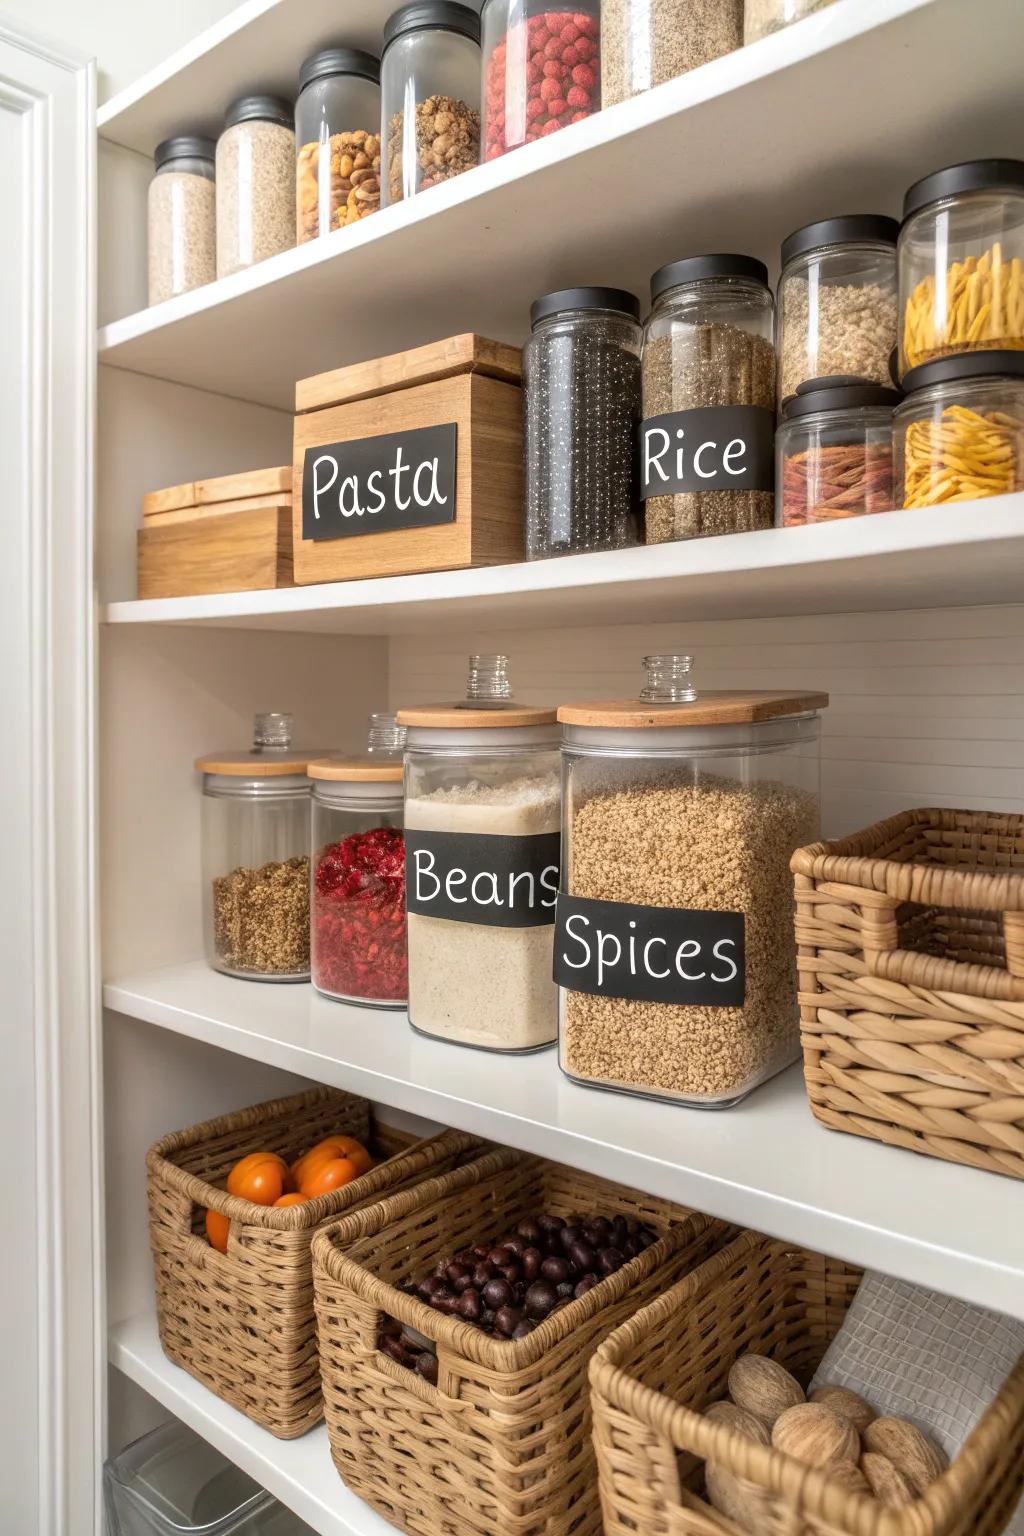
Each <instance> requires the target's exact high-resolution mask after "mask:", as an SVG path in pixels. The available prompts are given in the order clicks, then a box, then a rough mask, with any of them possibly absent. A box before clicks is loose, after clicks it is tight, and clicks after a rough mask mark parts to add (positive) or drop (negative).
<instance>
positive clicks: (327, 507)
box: [302, 421, 458, 539]
mask: <svg viewBox="0 0 1024 1536" xmlns="http://www.w3.org/2000/svg"><path fill="white" fill-rule="evenodd" d="M457 431H458V428H457V425H456V423H455V422H454V421H450V422H446V423H445V424H444V425H443V426H439V427H417V428H414V429H412V430H411V431H409V432H386V433H384V434H383V436H381V437H359V438H356V439H355V440H354V441H353V442H350V443H321V444H318V445H317V446H316V447H315V448H307V449H306V456H305V459H304V460H303V463H302V537H303V538H304V539H346V538H354V537H358V536H359V535H360V534H364V533H391V532H394V531H395V530H397V529H400V528H428V527H431V526H433V525H434V524H436V523H453V522H454V521H455V446H456V437H457Z"/></svg>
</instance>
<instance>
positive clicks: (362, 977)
mask: <svg viewBox="0 0 1024 1536" xmlns="http://www.w3.org/2000/svg"><path fill="white" fill-rule="evenodd" d="M404 745H405V731H404V729H403V728H402V727H401V726H400V725H398V724H396V722H395V717H394V715H372V716H371V717H370V736H369V743H368V750H367V754H366V756H365V757H362V758H350V759H347V760H346V759H343V758H332V757H323V758H317V759H315V760H314V761H313V762H311V763H310V765H309V777H310V778H311V779H312V780H313V812H312V826H313V840H312V851H313V860H312V882H311V885H310V892H309V903H310V913H309V941H310V969H311V972H312V979H313V985H314V987H315V988H316V990H317V991H318V992H322V993H323V994H324V995H325V997H335V998H339V999H340V1000H341V1001H342V1002H346V1003H363V1004H365V1005H366V1006H367V1007H369V1008H404V1007H405V1005H406V1000H407V998H408V991H409V988H408V979H407V977H408V966H407V962H406V954H405V840H404V837H403V834H402V820H403V817H402V798H403V790H402V748H403V746H404Z"/></svg>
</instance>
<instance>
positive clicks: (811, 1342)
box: [590, 1232, 1024, 1536]
mask: <svg viewBox="0 0 1024 1536" xmlns="http://www.w3.org/2000/svg"><path fill="white" fill-rule="evenodd" d="M859 1282H860V1271H858V1270H856V1269H853V1268H851V1267H849V1266H848V1265H845V1264H841V1263H839V1262H837V1261H835V1260H833V1259H826V1258H822V1257H821V1255H820V1254H815V1253H810V1252H807V1251H805V1250H802V1249H793V1248H788V1247H786V1246H785V1245H784V1244H782V1243H777V1242H774V1241H772V1240H771V1239H770V1238H766V1237H761V1236H760V1235H759V1234H757V1233H756V1232H744V1233H742V1234H741V1235H740V1236H739V1237H738V1238H736V1239H735V1241H734V1242H732V1243H730V1244H729V1245H728V1246H727V1247H725V1248H723V1249H722V1250H721V1251H720V1252H718V1253H716V1254H714V1255H713V1256H712V1257H711V1258H709V1259H708V1260H707V1261H706V1263H704V1264H702V1265H701V1266H700V1268H699V1269H696V1270H694V1271H693V1273H692V1274H690V1275H688V1276H686V1277H685V1278H684V1279H682V1280H680V1281H679V1283H678V1284H677V1285H674V1286H673V1287H672V1289H671V1290H669V1291H666V1292H665V1294H664V1295H662V1296H660V1297H659V1298H658V1299H657V1301H654V1302H652V1303H651V1304H650V1306H647V1307H645V1308H644V1309H643V1311H641V1312H638V1313H637V1314H636V1315H635V1316H634V1317H631V1318H630V1319H629V1320H628V1321H627V1322H625V1323H624V1324H623V1325H622V1326H621V1327H620V1328H618V1329H617V1330H616V1331H615V1333H613V1334H612V1335H611V1337H610V1338H608V1339H606V1340H605V1342H604V1343H603V1344H602V1345H601V1347H600V1348H599V1349H598V1350H597V1352H596V1353H595V1355H594V1358H593V1361H592V1363H591V1367H590V1381H591V1388H592V1396H593V1411H594V1444H595V1449H596V1452H597V1465H598V1474H599V1479H600V1489H601V1505H602V1509H603V1511H604V1529H605V1536H627V1533H629V1536H726V1533H728V1536H996V1533H997V1532H1000V1531H1003V1530H1005V1529H1006V1525H1007V1522H1008V1520H1009V1518H1010V1514H1011V1512H1012V1510H1013V1508H1014V1505H1015V1504H1016V1502H1017V1499H1018V1497H1019V1495H1020V1491H1021V1486H1022V1484H1024V1357H1022V1358H1021V1360H1020V1361H1019V1362H1018V1364H1017V1366H1016V1368H1015V1369H1014V1371H1013V1372H1012V1374H1011V1375H1010V1376H1009V1377H1008V1378H1007V1380H1006V1382H1005V1383H1004V1385H1003V1387H1002V1390H1001V1391H1000V1393H999V1395H998V1396H997V1398H996V1400H995V1401H994V1402H993V1403H992V1404H991V1406H990V1407H989V1408H988V1409H987V1411H986V1412H985V1413H984V1415H983V1416H982V1418H981V1420H980V1421H979V1423H978V1424H977V1425H976V1427H975V1429H974V1431H973V1433H972V1434H971V1436H970V1438H969V1439H968V1441H967V1443H966V1445H965V1446H964V1447H963V1449H962V1450H961V1452H960V1454H959V1455H958V1456H957V1457H956V1458H955V1460H954V1461H953V1462H952V1464H951V1466H950V1467H949V1469H948V1470H947V1471H946V1472H944V1473H943V1475H942V1476H941V1477H940V1478H939V1479H938V1481H937V1482H935V1483H933V1484H932V1486H931V1487H930V1488H929V1489H928V1491H927V1493H926V1494H925V1495H924V1497H923V1498H919V1499H916V1500H915V1501H914V1503H912V1504H907V1505H904V1506H902V1507H901V1508H898V1509H896V1508H890V1507H887V1506H886V1505H884V1504H882V1503H880V1502H878V1501H876V1500H875V1499H873V1498H872V1497H870V1496H869V1495H866V1494H859V1493H850V1492H849V1491H848V1490H847V1489H846V1488H844V1487H843V1486H842V1485H841V1484H840V1483H836V1482H833V1481H831V1480H830V1478H829V1476H828V1473H827V1470H817V1469H815V1468H812V1467H807V1466H804V1465H803V1464H802V1463H800V1462H798V1461H795V1460H794V1459H793V1458H792V1457H790V1456H787V1455H785V1454H784V1453H783V1452H781V1451H776V1450H769V1449H766V1448H765V1447H764V1446H761V1445H756V1444H755V1443H754V1442H753V1441H751V1440H747V1439H745V1438H744V1437H743V1436H742V1435H739V1434H737V1433H736V1431H735V1430H733V1429H731V1428H729V1427H727V1426H726V1425H724V1424H722V1423H721V1422H715V1421H708V1420H707V1419H705V1417H704V1410H705V1409H707V1408H708V1407H709V1406H710V1404H711V1403H713V1402H715V1401H718V1400H720V1399H722V1398H725V1397H726V1396H727V1395H728V1386H727V1382H728V1375H729V1369H730V1367H731V1366H732V1364H733V1361H734V1360H735V1359H736V1358H737V1356H739V1355H742V1354H745V1353H747V1352H748V1351H751V1352H754V1353H756V1354H764V1355H771V1356H772V1358H773V1359H775V1360H778V1361H779V1362H780V1363H781V1364H782V1365H784V1366H785V1367H786V1368H787V1370H789V1371H791V1372H792V1373H793V1375H794V1376H796V1378H797V1379H798V1380H799V1381H800V1383H801V1384H802V1385H803V1386H804V1387H805V1388H806V1386H807V1385H808V1384H809V1382H810V1380H811V1378H812V1376H813V1375H814V1371H815V1369H816V1367H817V1366H818V1364H819V1363H820V1361H821V1358H822V1356H823V1355H824V1354H825V1351H826V1349H827V1348H828V1345H829V1343H830V1342H831V1340H832V1338H833V1336H834V1335H835V1333H836V1332H837V1331H838V1329H839V1327H840V1325H841V1323H842V1321H843V1318H844V1316H845V1314H846V1309H847V1307H848V1306H849V1304H850V1302H851V1301H852V1300H853V1296H854V1293H855V1292H856V1289H857V1286H858V1284H859ZM706 1460H707V1461H712V1462H714V1463H715V1464H716V1465H717V1466H719V1467H721V1468H724V1469H726V1470H727V1471H729V1472H731V1473H733V1474H734V1475H735V1476H736V1477H739V1478H742V1479H744V1480H745V1483H746V1484H747V1485H749V1487H747V1488H745V1489H744V1495H745V1497H747V1498H748V1499H749V1507H750V1509H751V1511H752V1514H751V1521H750V1527H749V1529H748V1530H743V1531H741V1528H740V1527H739V1526H738V1525H737V1524H735V1523H734V1522H733V1521H732V1520H730V1519H727V1518H726V1516H725V1515H722V1514H719V1513H718V1511H717V1510H715V1509H713V1508H712V1507H711V1506H710V1504H708V1503H706V1502H705V1500H704V1498H703V1496H702V1493H703V1483H704V1462H705V1461H706Z"/></svg>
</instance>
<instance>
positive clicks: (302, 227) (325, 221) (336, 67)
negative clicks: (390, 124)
mask: <svg viewBox="0 0 1024 1536" xmlns="http://www.w3.org/2000/svg"><path fill="white" fill-rule="evenodd" d="M295 143H296V162H295V164H296V172H295V174H296V189H295V198H296V202H295V216H296V242H297V244H299V245H303V244H304V243H305V242H306V241H307V240H315V239H316V237H317V236H318V235H328V234H330V232H331V230H332V229H342V228H344V226H345V225H347V224H354V223H356V222H357V220H359V219H364V218H366V216H367V214H370V213H376V211H377V209H378V208H379V207H380V62H379V60H377V59H375V58H374V57H373V55H372V54H370V53H364V52H363V51H362V49H360V48H321V49H320V51H319V52H318V53H314V54H311V55H310V57H309V58H308V59H307V60H306V61H305V63H304V64H303V66H302V68H301V69H300V71H299V98H298V100H297V101H296V103H295Z"/></svg>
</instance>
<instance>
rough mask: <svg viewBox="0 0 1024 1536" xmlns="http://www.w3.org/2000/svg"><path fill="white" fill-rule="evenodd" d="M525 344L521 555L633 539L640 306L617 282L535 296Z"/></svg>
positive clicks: (599, 546) (533, 555) (600, 546)
mask: <svg viewBox="0 0 1024 1536" xmlns="http://www.w3.org/2000/svg"><path fill="white" fill-rule="evenodd" d="M530 324H531V328H532V334H531V335H530V338H529V340H528V341H527V343H526V345H525V347H524V348H523V434H524V456H525V461H526V462H525V469H526V479H525V498H526V556H527V559H529V560H535V559H538V558H539V557H541V556H545V555H566V554H571V553H573V552H575V551H577V550H585V549H624V548H625V547H626V546H627V545H630V544H635V543H636V542H637V534H638V525H639V504H638V502H637V499H636V481H635V477H634V473H633V464H634V459H635V456H636V429H637V424H638V423H639V420H640V344H641V341H642V340H643V329H642V327H641V325H640V305H639V304H638V302H637V300H636V299H635V298H634V296H633V294H631V293H624V292H623V291H622V290H621V289H618V288H566V289H563V290H562V291H561V292H559V293H549V294H547V295H546V297H544V298H542V299H538V300H537V301H536V303H535V304H534V305H533V307H532V309H531V310H530Z"/></svg>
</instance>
